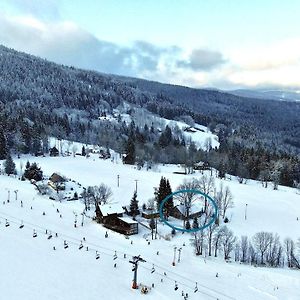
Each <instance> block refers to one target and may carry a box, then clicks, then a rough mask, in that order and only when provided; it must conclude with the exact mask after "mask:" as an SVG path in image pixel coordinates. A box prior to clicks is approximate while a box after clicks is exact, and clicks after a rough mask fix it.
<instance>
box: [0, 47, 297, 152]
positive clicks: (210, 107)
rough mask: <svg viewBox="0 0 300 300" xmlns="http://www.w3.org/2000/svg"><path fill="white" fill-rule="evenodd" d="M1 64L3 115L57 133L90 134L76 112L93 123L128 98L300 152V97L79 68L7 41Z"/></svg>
mask: <svg viewBox="0 0 300 300" xmlns="http://www.w3.org/2000/svg"><path fill="white" fill-rule="evenodd" d="M0 71H1V78H0V107H1V111H2V116H0V117H1V118H2V122H5V121H6V122H8V123H9V121H11V122H16V121H17V120H20V119H23V118H26V119H29V120H30V121H31V122H33V123H34V124H36V125H37V126H38V127H40V126H41V127H43V130H42V129H41V131H45V132H46V133H51V134H52V135H54V136H57V137H58V136H60V137H62V138H67V137H69V138H70V135H71V137H72V139H74V137H76V139H79V140H83V139H84V138H86V134H83V133H82V127H84V124H74V123H75V121H76V118H79V119H81V120H83V119H85V120H86V121H85V122H92V121H93V120H95V119H97V118H98V116H99V115H100V113H101V112H102V111H109V112H111V111H112V109H114V108H116V107H117V106H119V105H123V103H124V102H127V103H130V104H131V105H134V106H138V107H144V108H146V109H148V110H150V111H151V112H153V113H155V114H158V115H160V116H161V117H165V118H167V119H174V118H176V117H180V116H184V115H190V116H192V117H193V118H194V121H196V122H197V123H199V124H202V125H205V126H207V125H209V124H210V125H211V126H212V127H214V126H216V125H217V124H220V123H222V124H225V126H226V127H228V128H229V129H230V130H232V129H235V130H241V131H242V132H244V133H246V134H244V139H245V141H247V140H249V142H250V141H251V143H252V144H253V138H254V139H256V140H257V141H261V142H262V143H263V144H265V145H266V146H268V147H272V148H273V147H274V144H275V145H276V147H277V148H278V149H284V150H287V151H289V152H291V151H293V152H296V153H298V152H299V148H300V147H299V138H298V137H299V135H300V132H299V130H300V123H299V122H300V121H299V118H298V115H299V114H300V104H299V103H290V102H289V103H286V102H278V101H272V100H268V101H261V100H260V99H252V98H244V97H239V96H235V95H231V94H228V93H224V92H221V91H215V90H201V89H192V88H187V87H181V86H172V85H167V84H160V83H157V82H150V81H146V80H140V79H134V78H124V77H118V76H115V75H106V74H100V73H97V72H91V71H85V70H79V69H75V68H73V67H66V66H61V65H57V64H54V63H51V62H48V61H46V60H42V59H40V58H37V57H34V56H31V55H28V54H25V53H20V52H17V51H14V50H11V49H8V48H5V47H3V46H1V47H0ZM50 111H51V115H49V112H50ZM18 122H19V121H18ZM68 122H69V123H72V125H73V126H69V125H68ZM77 123H78V122H77ZM213 124H214V125H213ZM92 125H93V124H91V125H90V126H92ZM6 126H7V127H8V128H10V127H9V124H7V125H6ZM20 126H21V125H20ZM17 127H18V126H17ZM78 127H81V128H80V130H78ZM95 130H97V129H96V128H92V129H91V128H90V131H91V133H90V134H89V136H90V141H87V140H85V142H92V143H95V142H96V140H95V138H94V137H93V132H95ZM84 136H85V137H84Z"/></svg>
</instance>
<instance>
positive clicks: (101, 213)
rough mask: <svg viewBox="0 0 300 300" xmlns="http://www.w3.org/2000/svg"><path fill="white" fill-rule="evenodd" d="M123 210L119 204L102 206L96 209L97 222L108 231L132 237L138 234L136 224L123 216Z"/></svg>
mask: <svg viewBox="0 0 300 300" xmlns="http://www.w3.org/2000/svg"><path fill="white" fill-rule="evenodd" d="M123 213H124V209H123V207H122V206H121V205H119V204H103V205H99V206H98V208H97V209H96V217H97V220H98V221H99V222H100V223H102V224H103V226H105V227H106V228H108V229H111V230H113V231H116V232H119V233H122V234H125V235H132V234H137V233H138V222H136V221H134V220H132V219H131V218H129V217H127V216H125V217H124V216H123Z"/></svg>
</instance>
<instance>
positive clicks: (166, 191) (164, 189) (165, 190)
mask: <svg viewBox="0 0 300 300" xmlns="http://www.w3.org/2000/svg"><path fill="white" fill-rule="evenodd" d="M154 194H155V200H156V205H157V209H158V210H159V208H160V205H161V203H162V201H163V200H164V199H165V198H166V197H167V196H169V195H170V194H172V189H171V185H170V182H169V180H167V179H166V178H165V177H161V179H160V183H159V187H158V189H156V191H155V193H154ZM173 207H174V203H173V197H170V198H169V199H168V200H167V201H166V202H165V205H164V214H165V217H166V218H168V216H169V215H170V213H171V211H172V209H173Z"/></svg>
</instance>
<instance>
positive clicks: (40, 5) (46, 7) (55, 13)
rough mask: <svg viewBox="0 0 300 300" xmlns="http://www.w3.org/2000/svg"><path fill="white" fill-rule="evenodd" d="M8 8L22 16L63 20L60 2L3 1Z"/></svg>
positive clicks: (57, 0)
mask: <svg viewBox="0 0 300 300" xmlns="http://www.w3.org/2000/svg"><path fill="white" fill-rule="evenodd" d="M2 1H4V3H5V4H6V5H8V7H10V8H13V9H15V10H17V11H18V12H19V13H21V14H25V15H31V16H35V17H37V18H39V19H42V20H56V19H60V18H61V14H60V10H59V0H2Z"/></svg>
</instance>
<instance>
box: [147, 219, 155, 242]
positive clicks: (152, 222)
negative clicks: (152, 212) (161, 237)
mask: <svg viewBox="0 0 300 300" xmlns="http://www.w3.org/2000/svg"><path fill="white" fill-rule="evenodd" d="M149 227H150V228H151V236H152V240H153V233H154V229H155V227H156V225H155V221H154V218H151V220H150V222H149Z"/></svg>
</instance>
